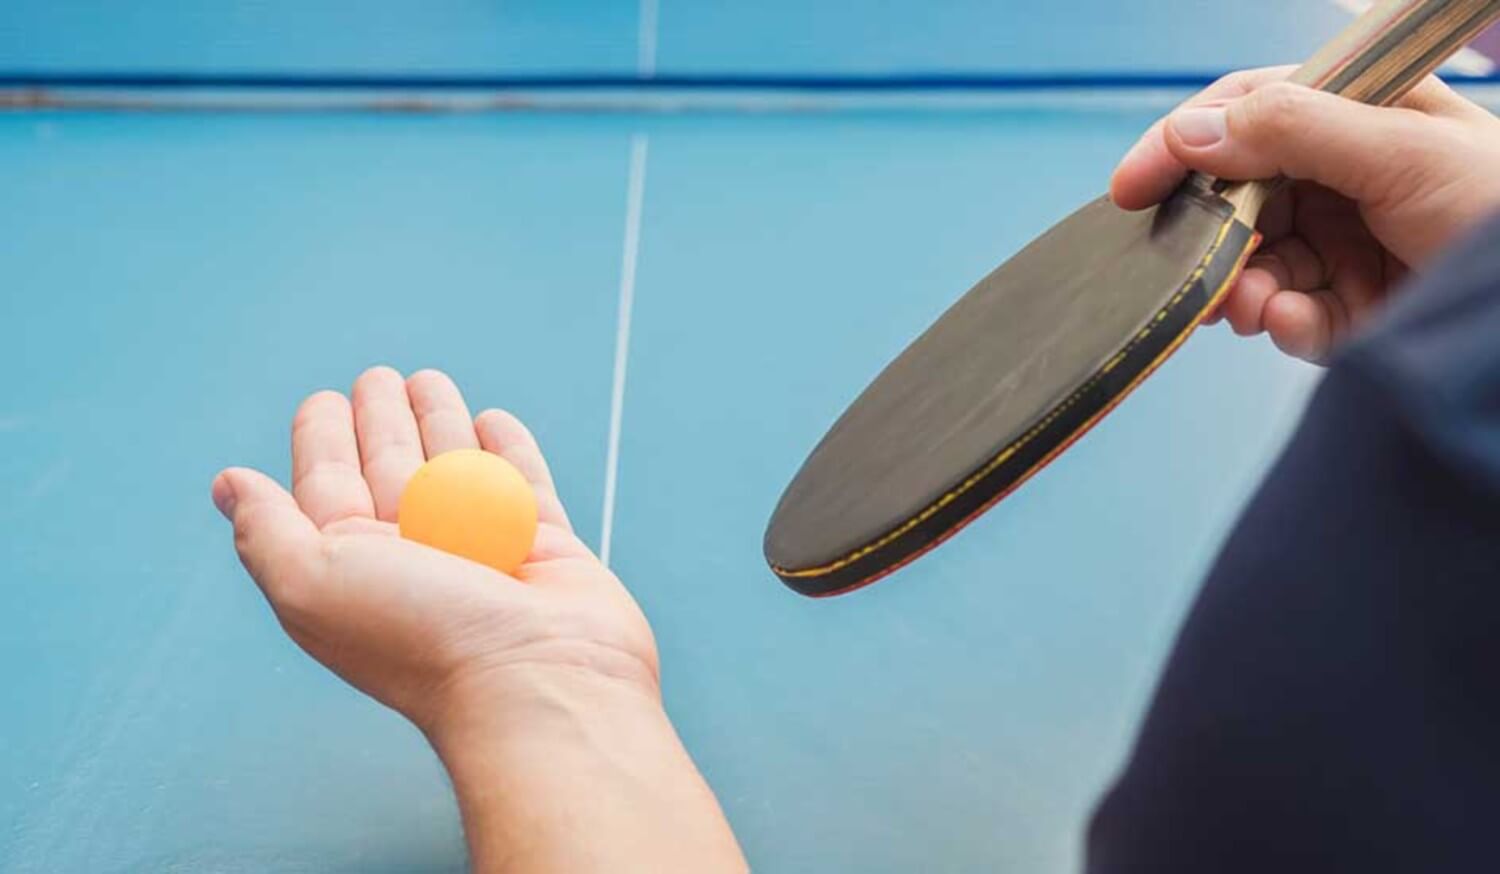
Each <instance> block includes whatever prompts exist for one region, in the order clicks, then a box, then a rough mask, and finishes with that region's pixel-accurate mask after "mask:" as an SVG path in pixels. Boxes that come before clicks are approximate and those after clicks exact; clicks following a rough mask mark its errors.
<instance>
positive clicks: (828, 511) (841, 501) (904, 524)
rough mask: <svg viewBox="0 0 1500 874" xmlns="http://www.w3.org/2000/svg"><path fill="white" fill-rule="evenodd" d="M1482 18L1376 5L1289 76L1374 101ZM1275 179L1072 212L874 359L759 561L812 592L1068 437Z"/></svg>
mask: <svg viewBox="0 0 1500 874" xmlns="http://www.w3.org/2000/svg"><path fill="white" fill-rule="evenodd" d="M1497 17H1500V0H1387V2H1383V3H1379V4H1377V5H1376V6H1375V7H1374V8H1372V9H1371V10H1370V11H1369V12H1367V13H1366V14H1365V15H1363V16H1362V17H1361V18H1359V19H1358V20H1357V21H1355V22H1354V23H1353V24H1352V25H1350V27H1349V28H1348V29H1347V30H1345V31H1344V32H1343V33H1342V34H1340V35H1339V36H1338V37H1337V38H1336V39H1334V40H1333V41H1332V42H1331V43H1329V44H1328V45H1327V46H1325V47H1324V48H1323V49H1322V50H1321V51H1319V52H1318V53H1317V54H1316V55H1314V56H1313V58H1312V59H1311V60H1310V61H1308V62H1307V63H1306V64H1305V65H1303V66H1302V67H1301V68H1300V69H1299V70H1297V72H1296V73H1294V74H1293V76H1292V81H1293V82H1297V83H1300V84H1303V85H1307V86H1310V87H1314V88H1320V89H1322V90H1324V91H1329V92H1332V93H1335V94H1339V95H1342V96H1344V97H1348V98H1350V99H1352V100H1361V101H1364V102H1366V103H1370V104H1376V105H1383V104H1389V103H1391V102H1393V101H1395V100H1396V99H1398V98H1399V97H1400V96H1401V95H1403V94H1405V93H1406V91H1407V90H1408V89H1410V88H1411V87H1412V86H1413V85H1415V84H1416V83H1417V82H1418V81H1420V80H1421V79H1422V77H1424V76H1426V75H1427V74H1428V73H1430V72H1432V71H1433V70H1434V69H1436V68H1437V67H1438V65H1439V64H1441V63H1442V62H1443V61H1444V60H1445V59H1447V58H1448V57H1449V56H1450V55H1452V54H1453V53H1454V52H1456V51H1457V50H1458V49H1459V48H1461V47H1462V46H1463V44H1464V43H1466V42H1467V41H1468V40H1470V39H1472V38H1473V37H1474V36H1476V35H1477V34H1479V33H1480V32H1481V31H1482V30H1483V29H1484V28H1485V27H1486V26H1488V25H1489V24H1490V23H1491V22H1493V21H1494V20H1495V19H1496V18H1497ZM1276 185H1277V182H1276V181H1275V180H1271V181H1260V182H1245V183H1237V184H1230V183H1226V182H1223V181H1220V180H1215V179H1212V178H1209V177H1205V176H1202V175H1194V176H1191V177H1190V178H1189V179H1188V181H1187V182H1185V183H1184V184H1183V186H1182V187H1181V189H1179V190H1178V191H1177V192H1176V193H1175V194H1173V195H1172V196H1171V197H1170V198H1169V199H1168V200H1167V201H1166V202H1164V203H1163V204H1161V205H1160V206H1158V207H1156V208H1155V209H1152V210H1146V211H1142V212H1126V211H1124V210H1121V209H1119V208H1117V207H1116V206H1114V205H1113V204H1112V203H1110V201H1109V200H1108V198H1100V199H1098V200H1095V201H1093V202H1092V203H1089V204H1087V205H1085V206H1084V207H1083V208H1082V209H1080V210H1078V211H1077V212H1075V213H1073V214H1072V215H1071V216H1069V217H1068V218H1066V219H1064V220H1063V221H1062V222H1061V223H1059V224H1058V225H1056V226H1054V227H1053V228H1052V229H1051V230H1049V231H1047V232H1046V233H1045V234H1043V235H1042V236H1040V237H1038V238H1037V239H1036V240H1035V241H1034V242H1032V243H1031V244H1030V245H1029V246H1027V247H1026V248H1025V249H1022V250H1021V251H1020V252H1019V253H1018V254H1016V256H1015V257H1013V258H1011V259H1010V260H1009V261H1007V262H1006V263H1005V264H1003V265H1001V266H1000V267H999V268H998V269H996V270H995V271H994V272H993V273H991V274H990V275H989V276H986V277H985V278H984V279H983V280H981V281H980V282H979V284H978V285H976V286H974V288H973V289H972V290H971V291H969V293H968V294H966V295H964V296H963V297H962V298H961V299H960V300H959V301H958V302H957V303H955V304H954V305H953V306H952V308H950V309H949V310H948V311H947V312H946V313H945V314H944V315H943V316H942V317H941V318H939V319H938V321H937V322H936V323H935V324H933V325H932V327H930V328H928V329H927V332H926V333H924V334H922V336H921V337H919V338H918V339H917V340H916V341H915V342H914V343H912V344H911V346H909V347H908V348H907V349H906V351H905V352H903V353H902V354H901V355H900V357H898V358H897V359H896V360H895V361H893V362H891V364H890V365H889V366H887V367H886V369H885V371H884V372H883V373H881V374H880V376H879V378H877V379H876V380H875V382H874V383H873V384H871V385H870V387H869V388H867V389H865V391H864V393H863V394H861V395H860V396H859V398H858V399H857V400H855V402H854V404H853V405H852V406H850V407H849V409H848V410H847V411H846V412H845V413H844V415H843V416H842V417H841V418H840V419H839V420H838V422H837V423H835V424H834V426H833V428H832V430H830V431H829V432H828V434H827V436H825V437H824V438H823V440H822V442H820V443H819V444H818V445H817V447H816V448H815V449H814V450H813V452H812V455H811V456H809V457H808V459H807V461H806V462H805V463H804V464H803V465H802V469H801V470H800V471H798V473H797V476H796V478H795V479H794V480H793V481H792V483H791V485H790V486H788V487H787V490H786V493H785V494H784V495H783V496H782V498H781V502H780V504H778V505H777V507H776V512H775V514H774V515H773V516H772V517H771V523H770V526H769V528H768V530H767V531H766V537H765V554H766V559H767V561H768V562H769V563H770V565H771V568H772V569H773V570H774V571H775V572H776V574H777V576H779V577H781V579H782V580H784V581H785V582H786V583H787V585H789V586H791V587H792V588H793V589H796V590H797V591H799V592H802V593H803V594H807V595H831V594H836V593H839V592H844V591H848V590H850V589H853V588H857V587H859V586H862V585H865V584H867V583H870V582H873V581H875V580H877V579H879V578H880V577H882V576H885V575H886V574H889V573H891V572H892V571H894V570H896V569H898V568H900V567H901V566H903V565H905V564H907V563H908V562H910V561H912V560H913V559H915V558H917V557H918V556H920V555H922V554H923V553H924V552H927V551H928V550H930V549H932V548H933V547H935V546H937V545H938V544H940V543H941V542H942V541H943V540H945V539H946V538H948V537H949V536H951V535H952V534H953V533H954V532H956V531H957V530H958V529H959V528H961V527H963V526H964V525H965V524H966V523H968V522H969V521H970V520H972V519H974V518H975V517H976V516H978V515H979V514H980V513H982V512H984V510H986V509H988V508H989V507H990V506H992V505H993V504H995V503H996V502H997V501H999V500H1000V499H1001V498H1003V497H1005V496H1006V495H1007V494H1009V493H1010V492H1011V491H1013V490H1014V489H1015V488H1016V487H1018V486H1019V485H1020V484H1021V483H1023V482H1025V480H1026V479H1027V478H1028V477H1030V476H1031V475H1032V474H1034V473H1036V471H1037V470H1039V469H1040V468H1041V467H1042V466H1043V465H1045V464H1046V463H1047V462H1049V461H1051V460H1052V459H1053V458H1054V457H1056V456H1057V455H1058V453H1060V452H1062V451H1063V450H1064V449H1066V448H1067V447H1068V446H1069V444H1071V443H1072V442H1073V441H1074V440H1077V439H1078V438H1079V436H1081V435H1082V434H1083V433H1084V432H1085V431H1087V430H1088V429H1089V428H1090V427H1091V426H1092V425H1093V424H1094V423H1095V422H1097V421H1098V420H1099V419H1100V417H1102V416H1103V415H1104V414H1105V413H1108V412H1109V411H1110V409H1112V408H1113V407H1114V406H1115V405H1116V404H1117V403H1119V402H1120V400H1121V399H1123V398H1124V397H1125V395H1126V394H1128V393H1129V392H1130V391H1131V389H1133V388H1135V387H1136V385H1138V384H1139V383H1140V382H1141V380H1143V379H1144V378H1145V377H1146V376H1148V375H1149V374H1150V373H1151V371H1152V370H1153V369H1155V368H1156V366H1157V365H1159V364H1161V362H1162V361H1163V360H1164V359H1165V358H1166V357H1167V356H1168V355H1170V354H1171V353H1172V352H1173V351H1174V350H1175V349H1176V348H1177V347H1178V345H1179V344H1181V343H1182V341H1183V340H1184V339H1186V337H1187V335H1188V334H1190V333H1191V332H1192V330H1193V328H1195V327H1197V325H1198V323H1199V322H1200V321H1201V320H1202V319H1203V317H1204V315H1205V314H1206V313H1207V312H1208V311H1209V310H1210V309H1211V308H1212V307H1213V306H1214V305H1215V304H1217V303H1218V302H1219V300H1220V299H1221V298H1222V297H1223V295H1224V293H1225V292H1226V291H1227V290H1228V289H1229V288H1230V286H1231V285H1232V284H1233V283H1234V280H1235V278H1236V276H1237V275H1238V273H1239V270H1240V267H1241V266H1242V265H1243V264H1244V262H1245V259H1246V258H1247V257H1248V255H1249V254H1250V252H1251V251H1253V250H1254V248H1255V246H1256V243H1257V242H1258V239H1259V237H1258V236H1257V234H1256V232H1255V230H1254V228H1255V222H1256V219H1257V218H1258V216H1259V213H1260V209H1261V206H1262V205H1263V204H1264V203H1265V202H1266V200H1267V199H1268V198H1269V197H1270V195H1271V194H1272V193H1273V192H1274V191H1275V186H1276Z"/></svg>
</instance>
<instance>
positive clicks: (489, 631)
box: [213, 367, 660, 733]
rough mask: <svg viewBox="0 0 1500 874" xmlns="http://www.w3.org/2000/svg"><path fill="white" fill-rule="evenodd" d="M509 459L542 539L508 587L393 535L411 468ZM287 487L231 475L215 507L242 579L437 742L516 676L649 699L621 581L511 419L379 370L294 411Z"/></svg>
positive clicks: (652, 670)
mask: <svg viewBox="0 0 1500 874" xmlns="http://www.w3.org/2000/svg"><path fill="white" fill-rule="evenodd" d="M475 448H479V449H484V450H486V451H488V452H493V453H495V454H497V455H500V456H502V457H503V458H505V459H506V460H508V461H510V462H511V463H512V464H513V465H515V466H516V468H518V469H519V470H520V471H521V473H522V474H523V475H524V476H525V477H526V479H527V480H528V481H529V482H530V483H531V485H532V486H533V488H534V489H535V490H536V497H537V503H538V523H539V524H538V530H537V538H536V543H535V545H534V547H533V549H532V552H531V554H530V555H529V556H528V558H527V559H526V562H525V563H524V564H523V565H522V567H521V568H520V569H519V570H517V572H516V573H515V574H514V576H507V575H505V574H502V573H500V572H499V571H496V570H494V569H492V568H489V567H486V566H484V565H480V564H477V563H474V562H471V561H468V560H466V559H463V558H459V557H457V556H453V555H449V554H446V553H443V552H439V551H437V550H435V549H432V548H429V547H426V546H423V545H420V544H417V543H413V542H411V541H407V540H403V539H402V538H401V537H400V536H399V535H398V533H397V529H396V525H395V518H396V506H397V501H398V499H399V497H400V495H401V491H402V489H403V488H404V487H405V485H406V482H407V480H408V479H409V478H410V477H411V475H412V473H413V472H415V471H416V469H417V468H418V467H420V466H421V465H422V463H423V462H424V461H425V460H426V459H428V458H431V457H433V456H436V455H439V454H441V453H443V452H447V451H450V450H454V449H475ZM292 471H293V472H292V491H291V493H288V492H287V491H286V490H285V489H283V488H282V487H281V486H280V485H278V484H277V483H276V482H275V481H274V480H273V479H271V478H270V477H268V476H266V475H264V474H262V473H259V472H257V471H253V470H248V469H244V468H230V469H228V470H225V471H223V472H222V473H220V474H219V476H218V477H217V478H216V479H215V480H214V485H213V496H214V502H215V504H217V505H218V506H219V508H220V510H221V511H222V512H223V513H224V514H225V516H226V517H228V518H229V519H230V520H231V521H232V522H233V523H234V529H235V545H236V547H237V549H238V551H239V554H240V559H241V561H242V562H243V563H244V565H245V568H246V569H247V570H248V571H249V572H250V575H251V576H252V577H254V579H255V581H256V583H257V584H259V586H260V587H261V590H262V591H263V592H264V593H265V595H266V598H267V600H268V601H269V602H270V604H271V607H272V609H273V610H274V611H275V613H276V616H277V618H278V619H279V620H280V621H281V624H282V626H283V627H284V628H285V629H286V631H287V633H288V634H289V635H290V636H291V638H292V639H293V640H294V641H296V642H297V644H298V645H300V646H301V647H302V648H303V649H305V650H306V651H307V652H308V653H309V654H310V655H312V656H313V657H314V658H316V659H317V660H318V661H320V662H322V663H323V664H324V665H326V666H327V667H328V668H330V669H331V670H333V671H334V672H335V673H337V674H338V675H339V676H341V677H343V678H344V679H345V680H347V681H348V682H349V683H351V684H353V685H354V686H356V687H357V688H359V689H361V690H363V691H364V692H366V693H368V694H369V695H371V696H373V697H374V698H376V699H377V700H379V701H381V702H383V703H385V704H387V705H389V706H391V707H393V708H395V709H397V710H399V711H400V712H402V713H404V714H405V715H406V716H407V717H408V718H410V719H411V720H412V721H413V722H414V723H416V724H417V725H418V726H419V727H421V728H423V730H424V731H428V732H429V733H431V732H432V731H433V730H434V728H435V727H436V724H437V723H439V722H441V721H442V720H444V719H445V718H447V715H448V714H449V713H451V712H452V711H454V710H455V709H456V708H459V707H461V706H465V705H464V703H463V702H467V701H473V700H477V699H487V700H493V699H494V698H495V697H496V696H497V695H498V694H501V691H502V690H503V689H505V688H506V687H507V686H509V685H511V684H513V683H514V682H515V681H516V680H517V678H518V677H525V678H526V679H527V681H528V682H530V681H531V680H533V679H534V678H535V676H536V675H538V674H557V675H560V676H563V675H566V676H578V675H589V676H590V677H592V678H600V679H603V680H605V681H608V682H620V683H624V684H626V685H629V686H632V687H634V688H637V689H639V690H640V691H641V692H642V693H643V694H645V695H648V696H651V697H657V696H659V694H660V693H659V687H658V674H657V671H658V666H657V656H656V647H655V643H654V642H653V639H652V636H651V631H650V628H649V627H648V625H647V624H646V620H645V617H644V616H643V615H642V614H641V612H640V610H639V608H637V606H636V604H635V602H634V600H633V599H632V598H631V597H630V594H629V593H628V592H627V591H626V590H625V588H624V586H622V585H621V584H620V582H619V581H618V580H617V579H616V578H615V576H614V575H613V574H612V573H610V572H609V570H608V569H606V568H605V567H604V565H603V564H602V563H601V562H600V561H599V560H598V559H597V558H596V557H595V556H594V555H593V553H592V552H590V551H589V549H588V547H586V546H585V545H584V544H583V542H582V541H581V540H579V539H578V537H577V536H576V535H575V534H574V533H573V529H572V527H571V525H570V524H569V522H568V518H567V514H566V513H565V512H564V509H563V506H562V503H561V501H560V500H559V499H558V496H557V493H556V490H555V488H554V486H553V482H552V477H551V474H550V473H549V472H548V469H547V464H546V462H545V460H544V459H543V457H542V454H541V451H540V449H539V448H538V447H537V444H536V441H535V440H534V439H533V438H532V436H531V434H530V432H529V431H527V429H526V428H525V426H524V425H522V424H521V422H520V421H519V420H517V419H516V418H515V417H514V416H512V415H510V414H509V413H506V412H503V411H500V410H489V411H486V412H484V413H481V414H480V415H479V416H478V417H477V418H471V417H470V415H469V411H468V407H467V406H466V405H465V403H464V399H463V396H462V394H461V393H460V392H459V390H458V388H457V387H456V386H455V385H454V384H453V382H452V380H450V379H449V378H448V377H447V376H445V375H444V374H442V373H440V372H437V371H432V370H426V371H421V372H419V373H416V374H414V375H413V376H412V377H411V378H410V379H403V378H402V377H401V375H400V374H399V373H397V372H396V371H394V370H392V369H390V368H386V367H377V368H374V369H371V370H369V371H366V372H365V373H364V374H363V375H361V376H360V377H359V379H358V380H357V381H356V382H355V384H354V391H353V401H352V403H351V401H350V400H349V399H348V398H346V397H344V396H343V395H342V394H339V393H337V392H332V391H325V392H319V393H317V394H314V395H312V396H311V397H309V398H308V399H307V400H306V401H304V402H303V404H302V406H301V408H300V409H299V410H298V411H297V415H296V418H295V420H294V421H293V424H292Z"/></svg>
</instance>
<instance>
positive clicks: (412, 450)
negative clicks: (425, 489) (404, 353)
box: [354, 367, 424, 522]
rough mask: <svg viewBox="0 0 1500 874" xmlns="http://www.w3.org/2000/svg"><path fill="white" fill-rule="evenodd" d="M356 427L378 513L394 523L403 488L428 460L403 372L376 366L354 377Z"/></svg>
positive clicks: (361, 463)
mask: <svg viewBox="0 0 1500 874" xmlns="http://www.w3.org/2000/svg"><path fill="white" fill-rule="evenodd" d="M354 431H355V434H356V435H357V436H358V438H359V460H360V466H361V468H362V469H363V471H364V475H365V482H366V483H368V484H369V486H370V495H371V497H373V498H374V500H375V515H376V516H377V517H379V518H380V519H383V520H385V521H386V522H393V521H395V519H396V505H397V503H398V502H399V501H400V499H401V490H402V489H404V488H406V481H407V480H409V479H411V475H412V474H413V473H415V472H416V470H417V468H419V467H421V466H422V462H423V460H424V456H423V455H422V436H421V434H420V433H419V432H418V431H417V418H416V416H415V415H413V414H412V411H411V401H410V400H409V399H408V398H407V396H406V381H405V380H403V379H402V378H401V374H399V373H397V372H396V371H394V370H392V369H391V368H389V367H373V368H371V369H369V370H366V371H365V372H364V373H362V374H360V376H359V379H357V380H355V382H354Z"/></svg>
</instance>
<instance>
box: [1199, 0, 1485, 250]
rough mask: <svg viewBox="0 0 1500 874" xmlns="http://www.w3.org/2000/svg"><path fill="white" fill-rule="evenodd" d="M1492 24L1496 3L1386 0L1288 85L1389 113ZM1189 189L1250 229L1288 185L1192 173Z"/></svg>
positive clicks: (1301, 69)
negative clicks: (1211, 195) (1215, 196)
mask: <svg viewBox="0 0 1500 874" xmlns="http://www.w3.org/2000/svg"><path fill="white" fill-rule="evenodd" d="M1497 19H1500V0H1383V2H1380V3H1376V4H1375V5H1374V6H1372V7H1370V9H1369V10H1368V11H1367V12H1365V14H1363V15H1361V16H1360V17H1359V18H1357V19H1355V21H1354V22H1353V23H1352V24H1350V25H1349V26H1348V27H1346V28H1345V29H1344V31H1343V33H1340V34H1339V35H1338V36H1336V37H1334V38H1333V39H1332V40H1331V41H1330V42H1329V43H1328V44H1327V45H1325V46H1323V48H1321V49H1319V50H1318V52H1317V54H1315V55H1313V56H1312V57H1311V58H1309V59H1308V61H1307V63H1305V64H1303V65H1302V66H1301V67H1298V68H1297V71H1296V72H1294V73H1293V74H1292V75H1291V81H1293V82H1296V83H1297V84H1299V85H1306V86H1308V87H1310V88H1318V89H1321V90H1323V91H1329V92H1332V93H1334V94H1338V95H1340V96H1341V97H1347V98H1349V99H1350V100H1358V101H1361V102H1363V103H1370V104H1374V105H1377V106H1387V105H1389V104H1391V103H1395V102H1396V101H1397V100H1399V99H1400V98H1401V95H1403V94H1405V93H1406V92H1407V91H1410V90H1411V89H1412V87H1413V86H1415V85H1416V84H1417V83H1418V82H1420V81H1422V77H1424V76H1426V75H1427V74H1428V73H1431V72H1432V71H1433V70H1436V69H1437V68H1438V67H1440V66H1442V63H1443V62H1444V61H1446V60H1448V58H1450V57H1452V56H1453V54H1454V53H1455V52H1457V51H1458V50H1459V49H1461V48H1463V47H1464V45H1465V44H1466V43H1468V42H1469V40H1471V39H1473V38H1474V37H1476V36H1478V35H1479V33H1480V32H1481V31H1483V30H1484V29H1485V28H1486V27H1488V26H1489V25H1491V24H1493V23H1494V22H1495V21H1496V20H1497ZM1187 184H1188V185H1191V186H1194V187H1206V188H1211V189H1213V190H1217V191H1218V192H1219V193H1220V196H1222V197H1223V198H1224V199H1225V200H1228V201H1229V202H1230V203H1232V204H1234V206H1235V211H1236V213H1237V214H1238V215H1239V217H1240V219H1241V220H1242V221H1244V222H1245V223H1247V224H1251V225H1253V224H1254V223H1255V220H1256V218H1257V217H1258V216H1259V215H1260V210H1261V207H1262V206H1264V205H1265V203H1266V201H1268V200H1270V199H1271V197H1273V196H1274V195H1275V194H1276V192H1277V191H1278V190H1279V189H1280V188H1281V186H1283V185H1285V184H1286V180H1285V179H1283V178H1276V179H1262V180H1257V181H1252V182H1235V183H1231V182H1226V181H1224V180H1218V179H1214V178H1213V177H1211V176H1206V175H1203V174H1199V173H1193V174H1191V175H1190V176H1189V177H1188V182H1187Z"/></svg>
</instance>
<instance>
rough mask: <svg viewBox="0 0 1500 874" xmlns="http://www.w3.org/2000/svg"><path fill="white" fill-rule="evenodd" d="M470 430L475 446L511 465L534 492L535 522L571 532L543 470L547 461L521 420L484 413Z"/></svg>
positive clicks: (495, 412)
mask: <svg viewBox="0 0 1500 874" xmlns="http://www.w3.org/2000/svg"><path fill="white" fill-rule="evenodd" d="M474 427H475V430H476V431H478V432H479V444H480V445H481V446H483V447H484V449H485V450H486V451H488V452H493V453H495V454H496V455H498V456H500V457H502V458H504V459H505V460H506V461H509V462H510V463H511V464H514V465H515V466H516V468H517V469H518V470H520V471H521V475H522V476H524V477H526V481H527V482H529V483H531V485H532V488H534V489H536V496H537V520H538V521H539V522H543V523H546V524H551V525H557V526H558V527H560V528H563V529H565V530H568V531H572V530H573V526H572V524H571V523H570V522H568V514H567V511H566V510H564V509H563V505H562V500H561V499H560V498H559V497H558V495H557V486H556V485H554V484H553V482H552V472H551V471H550V470H548V469H547V459H546V458H544V457H543V456H542V450H541V447H540V446H538V445H537V442H536V438H535V437H533V436H532V434H531V431H530V430H528V429H527V427H526V426H525V425H524V424H522V423H521V420H520V419H517V418H516V417H515V416H513V415H511V414H510V413H508V412H506V411H504V410H485V411H484V412H482V413H480V414H479V418H477V419H475V420H474Z"/></svg>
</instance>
